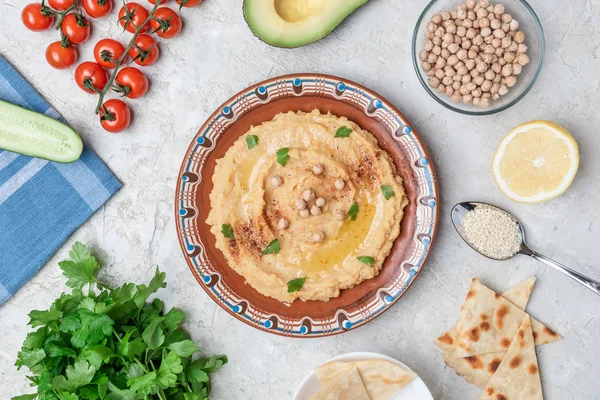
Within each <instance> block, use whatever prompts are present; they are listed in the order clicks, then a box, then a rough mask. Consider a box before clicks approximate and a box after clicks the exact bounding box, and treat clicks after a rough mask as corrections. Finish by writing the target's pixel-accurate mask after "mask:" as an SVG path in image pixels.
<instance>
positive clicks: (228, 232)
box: [221, 224, 233, 239]
mask: <svg viewBox="0 0 600 400" xmlns="http://www.w3.org/2000/svg"><path fill="white" fill-rule="evenodd" d="M221 233H222V234H223V236H225V237H226V238H227V239H233V228H232V227H231V225H229V224H223V225H221Z"/></svg>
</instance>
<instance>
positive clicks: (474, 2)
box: [466, 0, 477, 10]
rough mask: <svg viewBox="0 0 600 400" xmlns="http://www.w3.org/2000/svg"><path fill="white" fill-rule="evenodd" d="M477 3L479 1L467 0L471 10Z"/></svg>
mask: <svg viewBox="0 0 600 400" xmlns="http://www.w3.org/2000/svg"><path fill="white" fill-rule="evenodd" d="M476 4H477V2H476V1H475V0H467V3H466V5H467V8H468V9H469V10H472V9H473V7H475V5H476Z"/></svg>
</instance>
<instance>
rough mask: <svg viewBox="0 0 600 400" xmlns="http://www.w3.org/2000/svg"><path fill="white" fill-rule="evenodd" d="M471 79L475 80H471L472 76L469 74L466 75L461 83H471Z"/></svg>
mask: <svg viewBox="0 0 600 400" xmlns="http://www.w3.org/2000/svg"><path fill="white" fill-rule="evenodd" d="M471 79H473V78H471V75H469V74H467V75H464V76H463V77H462V79H461V82H462V83H469V82H471Z"/></svg>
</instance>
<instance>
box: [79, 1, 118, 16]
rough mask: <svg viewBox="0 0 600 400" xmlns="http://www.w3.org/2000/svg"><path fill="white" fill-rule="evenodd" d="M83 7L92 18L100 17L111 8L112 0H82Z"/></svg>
mask: <svg viewBox="0 0 600 400" xmlns="http://www.w3.org/2000/svg"><path fill="white" fill-rule="evenodd" d="M81 5H82V6H83V9H84V10H85V12H86V13H87V15H89V16H90V17H92V18H101V17H104V16H105V15H107V14H108V13H109V12H110V10H112V0H82V1H81Z"/></svg>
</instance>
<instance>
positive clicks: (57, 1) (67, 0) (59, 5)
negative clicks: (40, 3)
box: [48, 0, 75, 11]
mask: <svg viewBox="0 0 600 400" xmlns="http://www.w3.org/2000/svg"><path fill="white" fill-rule="evenodd" d="M73 3H75V0H48V5H49V6H50V7H52V8H54V9H55V10H57V11H65V10H66V9H67V8H69V7H71V6H72V5H73Z"/></svg>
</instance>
